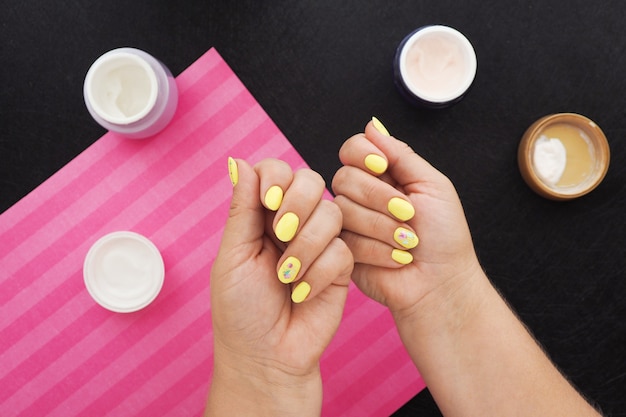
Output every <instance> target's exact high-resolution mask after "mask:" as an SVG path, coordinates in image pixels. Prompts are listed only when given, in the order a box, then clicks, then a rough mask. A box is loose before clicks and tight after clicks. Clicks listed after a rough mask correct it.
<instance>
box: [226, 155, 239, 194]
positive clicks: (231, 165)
mask: <svg viewBox="0 0 626 417" xmlns="http://www.w3.org/2000/svg"><path fill="white" fill-rule="evenodd" d="M228 176H229V177H230V182H231V183H232V184H233V187H234V186H235V185H237V183H238V182H239V169H238V168H237V161H235V160H234V159H233V158H231V157H230V156H229V157H228Z"/></svg>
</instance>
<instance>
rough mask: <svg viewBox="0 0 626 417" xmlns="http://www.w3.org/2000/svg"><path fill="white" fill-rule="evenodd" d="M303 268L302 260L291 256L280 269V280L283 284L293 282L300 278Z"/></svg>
mask: <svg viewBox="0 0 626 417" xmlns="http://www.w3.org/2000/svg"><path fill="white" fill-rule="evenodd" d="M301 267H302V263H301V262H300V259H298V258H296V257H295V256H289V257H288V258H287V259H285V261H284V262H283V263H282V265H281V266H280V268H278V279H279V280H280V282H282V283H283V284H289V283H290V282H293V281H294V280H295V279H296V278H297V277H298V273H299V272H300V268H301Z"/></svg>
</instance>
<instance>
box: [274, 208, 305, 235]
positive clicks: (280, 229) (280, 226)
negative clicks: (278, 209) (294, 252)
mask: <svg viewBox="0 0 626 417" xmlns="http://www.w3.org/2000/svg"><path fill="white" fill-rule="evenodd" d="M299 224H300V219H299V218H298V216H296V215H295V213H291V212H289V213H285V214H283V217H281V218H280V220H279V221H278V223H276V229H275V230H274V233H276V237H277V238H278V239H279V240H280V241H281V242H289V241H290V240H291V239H293V237H294V236H295V235H296V231H297V230H298V225H299Z"/></svg>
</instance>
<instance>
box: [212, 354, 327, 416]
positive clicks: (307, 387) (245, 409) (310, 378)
mask: <svg viewBox="0 0 626 417" xmlns="http://www.w3.org/2000/svg"><path fill="white" fill-rule="evenodd" d="M214 364H215V365H214V369H213V378H212V379H213V381H212V384H211V391H210V395H209V400H208V404H207V412H206V414H205V415H206V416H212V417H218V416H230V415H241V416H246V415H254V416H277V415H280V416H319V415H320V413H321V404H322V381H321V375H320V371H319V366H317V367H315V368H314V369H311V370H310V371H308V372H306V373H301V372H291V371H290V370H288V369H284V368H282V367H280V366H277V365H276V364H272V363H263V362H259V361H257V360H255V359H254V358H251V357H247V356H240V355H236V354H233V353H230V352H229V353H225V352H220V351H219V349H217V348H216V352H215V354H214Z"/></svg>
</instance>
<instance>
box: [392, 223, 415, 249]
mask: <svg viewBox="0 0 626 417" xmlns="http://www.w3.org/2000/svg"><path fill="white" fill-rule="evenodd" d="M393 240H395V241H396V242H397V243H398V244H399V245H401V246H402V247H403V248H405V249H413V248H414V247H416V246H417V244H418V243H419V239H418V237H417V235H416V234H415V233H413V232H412V231H410V230H409V229H406V228H404V227H398V228H397V229H396V230H395V232H394V233H393Z"/></svg>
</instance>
